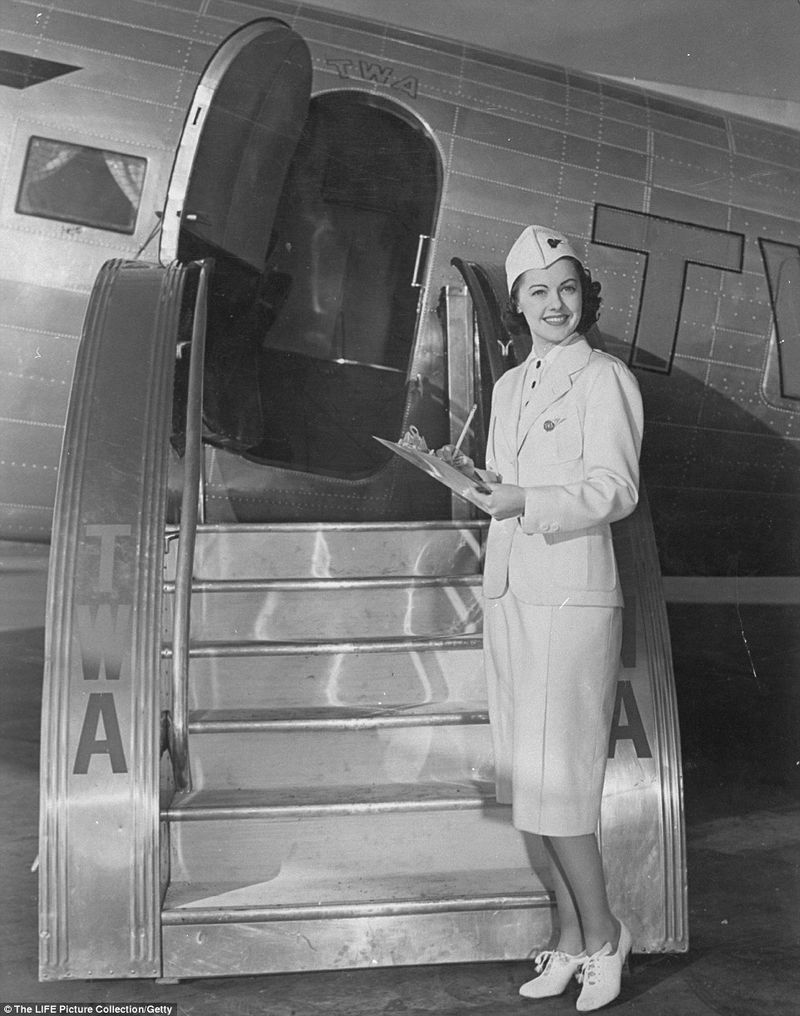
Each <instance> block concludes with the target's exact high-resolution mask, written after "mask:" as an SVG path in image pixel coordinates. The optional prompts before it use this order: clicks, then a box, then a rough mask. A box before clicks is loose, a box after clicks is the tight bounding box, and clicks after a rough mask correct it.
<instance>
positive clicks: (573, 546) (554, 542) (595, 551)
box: [545, 529, 617, 592]
mask: <svg viewBox="0 0 800 1016" xmlns="http://www.w3.org/2000/svg"><path fill="white" fill-rule="evenodd" d="M545 539H546V541H547V543H549V544H550V546H551V548H552V552H553V565H554V567H553V574H554V578H555V581H556V582H557V583H558V584H559V585H562V586H571V587H572V588H574V589H585V590H590V591H595V592H610V591H611V590H612V589H614V588H615V587H616V585H617V565H616V561H615V559H614V545H613V543H612V541H611V534H610V532H608V531H604V530H603V529H584V530H582V531H580V532H578V533H554V534H552V535H547V536H546V537H545Z"/></svg>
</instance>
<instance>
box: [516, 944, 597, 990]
mask: <svg viewBox="0 0 800 1016" xmlns="http://www.w3.org/2000/svg"><path fill="white" fill-rule="evenodd" d="M585 959H586V953H585V952H582V953H581V954H580V956H570V954H569V953H565V952H561V951H560V950H559V949H547V950H546V951H545V952H540V953H539V955H538V956H537V957H536V958H535V959H534V961H533V962H534V964H535V966H536V973H537V974H538V975H539V976H538V977H534V978H533V980H532V981H526V982H525V984H523V985H522V987H521V988H520V989H519V993H520V995H524V996H525V998H551V997H552V996H553V995H560V994H561V993H562V992H563V991H565V990H566V987H567V985H568V984H569V982H570V981H571V980H572V978H573V977H574V976H575V974H576V973H577V972H578V970H580V968H581V964H582V963H583V962H584V960H585Z"/></svg>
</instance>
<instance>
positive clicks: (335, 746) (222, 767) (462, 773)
mask: <svg viewBox="0 0 800 1016" xmlns="http://www.w3.org/2000/svg"><path fill="white" fill-rule="evenodd" d="M323 712H325V711H323V710H312V711H309V712H303V711H301V710H295V711H293V712H290V713H289V715H285V714H284V715H281V714H279V713H275V712H267V711H264V712H261V713H259V712H253V711H250V712H249V713H246V712H245V713H234V712H230V711H216V712H215V713H214V714H211V715H209V714H207V713H195V714H193V716H192V717H190V728H189V729H190V734H192V735H194V736H193V738H192V775H193V779H194V785H195V787H197V788H198V789H202V788H206V787H208V788H212V787H213V788H216V789H223V788H230V789H243V788H247V787H253V788H262V789H264V788H269V787H271V786H284V787H286V786H324V785H329V784H332V785H337V784H343V783H348V784H357V785H370V784H375V783H410V782H413V781H415V780H428V781H430V780H439V781H442V782H448V781H454V780H459V779H464V778H470V779H477V780H491V779H492V774H493V760H492V743H491V737H490V733H489V727H488V715H487V713H486V711H485V709H484V710H480V709H474V708H464V709H462V710H461V711H459V712H456V711H450V712H446V713H443V712H441V711H440V710H438V709H436V708H435V707H434V708H432V709H425V708H424V707H423V709H422V710H421V711H419V712H416V711H414V712H410V711H406V712H404V713H400V712H399V711H398V710H394V711H393V712H386V713H384V714H382V715H377V714H374V713H373V714H372V715H370V714H367V715H364V713H363V711H362V712H361V713H358V712H353V711H352V710H347V709H340V710H338V715H337V716H331V715H329V713H330V711H327V712H328V715H323Z"/></svg>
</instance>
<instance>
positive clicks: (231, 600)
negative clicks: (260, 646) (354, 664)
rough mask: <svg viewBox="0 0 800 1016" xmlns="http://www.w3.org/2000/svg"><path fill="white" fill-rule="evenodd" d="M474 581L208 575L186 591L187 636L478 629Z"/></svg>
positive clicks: (264, 637)
mask: <svg viewBox="0 0 800 1016" xmlns="http://www.w3.org/2000/svg"><path fill="white" fill-rule="evenodd" d="M482 620H483V604H482V598H481V594H480V589H479V580H478V579H477V578H474V577H472V576H466V577H464V578H462V579H461V580H460V581H459V580H458V579H456V580H455V581H453V580H450V579H449V578H438V577H437V578H433V577H428V578H425V579H419V580H416V581H415V580H413V579H412V580H408V579H405V578H403V579H399V580H398V579H384V580H363V579H362V580H334V579H329V580H319V579H317V580H307V581H304V582H300V583H297V582H294V581H292V580H275V581H256V580H253V581H251V582H250V583H244V582H242V581H231V582H222V581H220V582H213V583H211V582H209V583H203V584H196V585H195V586H194V587H193V591H192V620H191V631H190V635H191V638H192V640H193V641H215V640H223V639H231V640H235V641H241V642H247V641H252V640H255V641H288V640H303V639H325V638H330V639H334V638H335V639H343V638H350V639H356V638H363V637H366V636H370V637H372V638H381V637H385V636H399V635H423V636H425V635H427V636H433V635H436V636H441V635H466V634H473V633H476V632H479V631H480V630H481V625H482Z"/></svg>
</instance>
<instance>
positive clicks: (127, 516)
mask: <svg viewBox="0 0 800 1016" xmlns="http://www.w3.org/2000/svg"><path fill="white" fill-rule="evenodd" d="M185 273H186V270H185V269H184V268H182V267H180V266H175V267H174V268H171V269H162V268H156V267H154V266H152V265H144V264H142V263H120V262H109V263H108V264H107V265H106V266H105V267H104V269H103V270H102V271H101V273H100V275H99V277H98V281H97V284H96V286H95V289H94V292H93V294H92V301H91V304H90V309H89V313H88V315H87V319H86V323H85V327H84V334H83V339H82V342H81V349H80V353H79V356H78V363H77V367H76V375H75V384H74V386H73V391H72V398H71V401H70V408H69V414H68V419H67V429H66V439H65V444H64V449H63V453H62V463H61V469H60V472H59V487H58V496H57V502H56V516H55V518H56V522H55V527H54V532H53V546H52V551H51V570H50V581H49V589H48V606H47V649H46V667H45V684H44V695H43V713H42V737H41V744H42V749H41V750H42V760H41V774H42V775H41V794H40V800H41V809H40V842H39V850H40V859H41V863H40V910H39V941H40V960H39V962H40V968H39V970H40V978H41V979H42V980H49V979H51V978H65V977H69V978H91V977H155V976H158V974H159V973H160V969H161V943H160V921H159V903H160V877H161V869H160V831H159V814H158V799H159V767H158V754H159V743H158V735H159V729H160V713H161V695H160V688H159V681H160V669H161V668H160V659H159V639H160V627H161V599H162V591H161V588H162V560H163V544H164V540H163V519H164V512H165V503H166V449H167V447H168V441H169V432H170V405H171V397H172V368H173V363H174V349H175V337H176V334H177V326H178V315H179V311H180V306H181V299H182V292H183V286H184V280H185Z"/></svg>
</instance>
